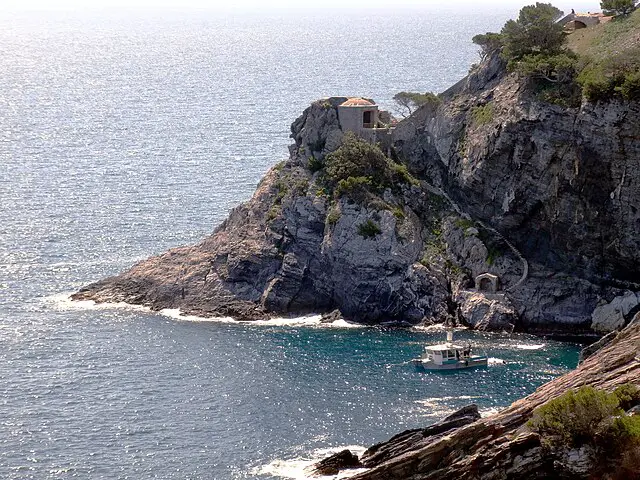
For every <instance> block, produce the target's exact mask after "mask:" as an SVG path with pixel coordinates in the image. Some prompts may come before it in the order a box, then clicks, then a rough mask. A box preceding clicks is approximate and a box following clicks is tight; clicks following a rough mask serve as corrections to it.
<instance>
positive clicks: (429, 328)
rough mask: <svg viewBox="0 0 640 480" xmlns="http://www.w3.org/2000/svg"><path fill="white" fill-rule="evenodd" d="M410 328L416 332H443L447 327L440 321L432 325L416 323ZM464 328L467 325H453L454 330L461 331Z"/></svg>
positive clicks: (465, 328)
mask: <svg viewBox="0 0 640 480" xmlns="http://www.w3.org/2000/svg"><path fill="white" fill-rule="evenodd" d="M411 330H416V331H418V332H444V331H446V330H447V328H446V327H445V326H444V324H442V323H436V324H434V325H416V326H415V327H411ZM465 330H469V329H468V328H467V327H455V328H454V329H453V331H454V332H462V331H465Z"/></svg>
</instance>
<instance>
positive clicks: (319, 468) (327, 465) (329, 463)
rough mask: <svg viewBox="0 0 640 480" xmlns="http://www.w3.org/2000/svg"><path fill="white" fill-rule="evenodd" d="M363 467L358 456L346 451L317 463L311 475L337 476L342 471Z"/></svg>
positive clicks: (311, 470)
mask: <svg viewBox="0 0 640 480" xmlns="http://www.w3.org/2000/svg"><path fill="white" fill-rule="evenodd" d="M361 467H362V464H361V463H360V460H358V456H357V455H355V454H354V453H353V452H351V450H349V449H345V450H342V451H341V452H338V453H334V454H333V455H331V456H330V457H327V458H325V459H323V460H320V461H319V462H317V463H315V464H314V465H313V467H312V468H311V469H310V474H311V475H314V476H319V475H337V474H338V473H340V471H341V470H347V469H351V468H361Z"/></svg>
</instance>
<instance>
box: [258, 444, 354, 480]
mask: <svg viewBox="0 0 640 480" xmlns="http://www.w3.org/2000/svg"><path fill="white" fill-rule="evenodd" d="M344 449H349V450H351V451H352V452H353V453H355V454H356V455H358V456H361V455H362V453H363V452H364V451H365V447H361V446H358V445H349V446H346V447H333V448H320V449H317V450H314V451H312V452H309V453H308V454H307V455H305V456H303V457H297V458H292V459H275V460H273V461H271V462H269V463H267V464H266V465H261V466H259V467H256V468H253V469H252V470H251V472H249V473H250V474H251V475H256V476H261V475H265V476H271V477H277V478H286V479H293V480H307V479H312V478H322V479H326V480H329V479H330V480H339V479H344V478H349V477H352V476H353V475H356V474H357V473H361V472H364V471H366V469H364V468H358V469H350V470H347V471H344V472H340V473H339V474H337V475H328V476H322V477H317V476H311V473H310V468H311V466H312V465H313V464H314V463H316V462H318V461H320V460H322V459H323V458H326V457H328V456H329V455H333V454H334V453H337V452H340V451H342V450H344Z"/></svg>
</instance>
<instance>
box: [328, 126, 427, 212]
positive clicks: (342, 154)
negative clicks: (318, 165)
mask: <svg viewBox="0 0 640 480" xmlns="http://www.w3.org/2000/svg"><path fill="white" fill-rule="evenodd" d="M324 168H325V173H326V177H327V180H328V181H329V183H330V184H331V186H332V187H333V188H334V192H335V194H336V196H338V197H340V196H342V195H344V194H349V193H353V192H356V193H358V194H361V193H363V192H364V191H367V192H371V193H381V192H382V191H384V190H385V189H386V188H391V189H394V190H397V189H398V187H399V185H401V184H415V183H417V180H416V179H415V178H413V177H412V176H411V174H410V173H409V172H408V171H407V168H406V167H405V166H404V165H401V164H398V163H395V162H394V161H393V160H391V159H390V158H388V157H386V156H385V154H384V153H382V150H380V148H378V147H377V146H376V145H372V144H370V143H369V142H366V141H364V140H362V139H361V138H358V137H357V136H356V135H355V134H353V133H351V132H348V133H346V134H345V135H344V137H343V139H342V144H341V145H340V147H339V148H338V149H337V150H336V151H334V152H332V153H330V154H329V155H327V157H326V158H325V162H324ZM361 196H362V195H358V197H361ZM355 199H356V200H358V199H359V198H355Z"/></svg>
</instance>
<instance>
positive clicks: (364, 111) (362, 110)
mask: <svg viewBox="0 0 640 480" xmlns="http://www.w3.org/2000/svg"><path fill="white" fill-rule="evenodd" d="M338 121H339V122H340V129H341V130H342V131H343V132H353V133H355V134H356V135H358V136H359V137H361V138H363V139H364V140H367V141H368V142H371V143H381V144H382V145H383V146H385V147H386V146H387V144H390V138H389V137H390V135H391V131H392V130H393V127H392V126H391V123H392V118H391V115H390V114H389V113H388V112H385V111H381V110H379V109H378V105H376V104H375V102H374V101H373V100H371V99H368V98H362V97H347V99H346V100H345V101H344V102H342V103H340V104H339V105H338Z"/></svg>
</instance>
